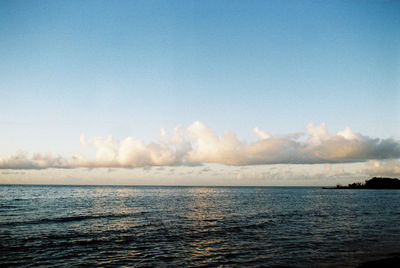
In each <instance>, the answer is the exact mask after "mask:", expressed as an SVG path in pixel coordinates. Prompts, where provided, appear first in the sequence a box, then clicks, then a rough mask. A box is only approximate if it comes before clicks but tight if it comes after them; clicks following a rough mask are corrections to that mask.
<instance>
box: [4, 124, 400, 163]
mask: <svg viewBox="0 0 400 268" xmlns="http://www.w3.org/2000/svg"><path fill="white" fill-rule="evenodd" d="M253 131H254V133H255V134H256V136H257V137H258V140H257V141H255V142H245V141H240V140H239V139H238V138H237V136H236V134H235V133H234V132H231V131H226V132H225V133H224V135H222V136H217V135H216V134H215V133H214V132H213V131H212V130H211V129H210V128H208V127H207V126H206V125H205V124H204V123H202V122H198V121H197V122H194V123H193V124H192V125H190V126H189V127H188V128H187V129H182V128H181V127H176V128H175V129H174V130H173V132H172V133H170V134H168V133H167V132H166V131H165V130H164V129H162V130H161V135H160V138H159V141H158V142H153V143H149V144H146V143H144V142H143V141H141V140H138V139H135V138H133V137H127V138H125V139H124V140H116V139H114V138H113V137H107V138H100V137H94V138H92V139H90V140H87V139H86V137H85V135H81V137H80V141H81V144H82V146H85V147H92V148H94V149H95V152H96V153H95V158H94V159H87V158H85V157H83V156H79V155H77V156H74V157H73V158H72V159H66V158H63V157H61V156H57V157H53V156H52V155H51V154H40V153H36V154H34V155H33V156H32V157H29V156H28V155H27V154H26V153H23V152H19V153H17V154H16V155H13V156H10V157H8V158H6V159H1V158H0V169H45V168H78V167H87V168H96V167H108V168H114V167H115V168H118V167H122V168H134V167H147V166H178V165H200V164H205V163H220V164H226V165H236V166H240V165H268V164H321V163H351V162H365V161H370V160H385V159H398V158H400V141H397V140H394V139H379V138H370V137H367V136H363V135H361V134H357V133H354V132H352V131H351V129H350V128H348V127H347V128H345V129H344V130H342V131H339V132H337V133H336V134H329V133H328V132H327V129H326V125H325V124H324V123H322V124H321V125H317V126H315V125H313V124H312V123H310V124H309V125H308V126H307V127H306V132H304V133H296V134H293V135H286V136H273V135H271V134H269V133H267V132H265V131H263V130H260V129H259V128H254V129H253Z"/></svg>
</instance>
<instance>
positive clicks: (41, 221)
mask: <svg viewBox="0 0 400 268" xmlns="http://www.w3.org/2000/svg"><path fill="white" fill-rule="evenodd" d="M133 215H134V214H120V215H118V214H117V215H115V214H111V215H82V216H69V217H59V218H52V219H37V220H31V221H20V222H7V223H1V224H0V226H10V225H11V226H17V225H30V224H51V223H66V222H79V221H85V220H93V219H113V218H114V219H120V218H127V217H131V216H133Z"/></svg>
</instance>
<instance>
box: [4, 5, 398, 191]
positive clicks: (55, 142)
mask: <svg viewBox="0 0 400 268" xmlns="http://www.w3.org/2000/svg"><path fill="white" fill-rule="evenodd" d="M0 58H1V60H0V183H17V184H18V183H31V184H124V185H125V184H129V185H267V186H268V185H335V184H338V183H341V184H346V183H350V182H353V181H363V180H365V179H368V178H369V177H371V176H394V177H395V176H400V2H398V1H329V2H328V3H326V2H325V1H34V2H33V1H0Z"/></svg>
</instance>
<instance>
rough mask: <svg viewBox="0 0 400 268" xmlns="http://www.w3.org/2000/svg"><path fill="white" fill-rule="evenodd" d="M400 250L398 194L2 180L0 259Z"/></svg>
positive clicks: (250, 259)
mask: <svg viewBox="0 0 400 268" xmlns="http://www.w3.org/2000/svg"><path fill="white" fill-rule="evenodd" d="M399 252H400V191H396V190H323V189H320V188H295V187H293V188H274V187H271V188H269V187H106V186H104V187H91V186H5V185H3V186H0V265H1V266H4V265H11V266H23V265H35V266H36V265H42V266H46V265H48V266H62V265H64V266H68V267H69V266H74V265H92V266H93V265H96V266H114V265H129V266H179V267H180V266H208V265H211V266H219V265H222V266H229V267H231V266H272V267H273V266H282V265H284V266H293V267H310V266H311V267H325V266H341V267H346V266H348V267H354V266H357V265H358V264H360V263H361V262H364V261H367V260H372V259H377V258H382V257H386V256H389V255H391V254H393V253H395V254H397V253H399Z"/></svg>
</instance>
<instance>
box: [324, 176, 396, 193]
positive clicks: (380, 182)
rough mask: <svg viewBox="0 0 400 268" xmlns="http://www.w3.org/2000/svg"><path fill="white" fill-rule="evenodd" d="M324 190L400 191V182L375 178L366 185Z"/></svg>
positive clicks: (358, 184)
mask: <svg viewBox="0 0 400 268" xmlns="http://www.w3.org/2000/svg"><path fill="white" fill-rule="evenodd" d="M322 189H372V190H400V180H399V179H397V178H382V177H373V178H372V179H369V180H366V181H365V183H360V182H358V183H351V184H349V185H348V186H342V185H336V187H322Z"/></svg>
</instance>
